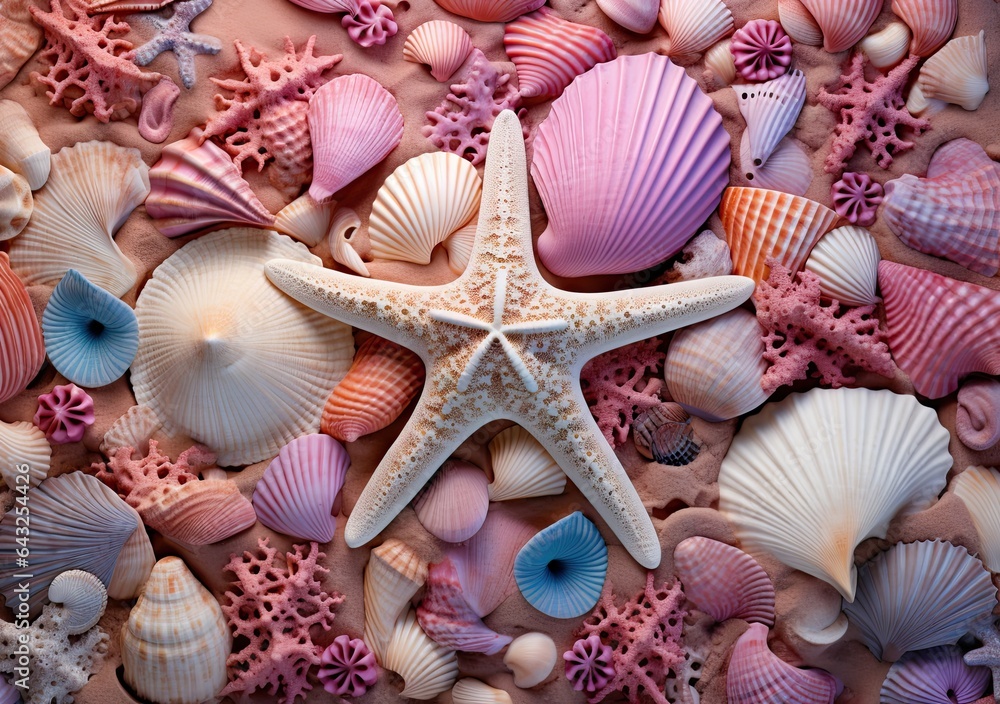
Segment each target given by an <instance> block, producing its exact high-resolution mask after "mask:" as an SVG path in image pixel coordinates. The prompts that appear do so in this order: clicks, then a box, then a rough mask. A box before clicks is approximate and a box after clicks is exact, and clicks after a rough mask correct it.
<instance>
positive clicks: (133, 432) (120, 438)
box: [100, 406, 163, 457]
mask: <svg viewBox="0 0 1000 704" xmlns="http://www.w3.org/2000/svg"><path fill="white" fill-rule="evenodd" d="M162 425H163V424H162V423H161V422H160V419H159V418H157V417H156V413H155V412H154V411H153V409H152V408H150V407H149V406H132V407H131V408H129V409H128V410H127V411H125V413H124V414H123V415H121V416H119V417H118V418H117V420H115V422H114V423H112V424H111V427H110V428H108V431H107V432H106V433H104V440H103V441H102V442H101V448H100V449H101V453H102V454H103V455H104V456H105V457H111V456H112V455H113V454H114V453H115V451H117V449H118V448H120V447H131V448H132V455H133V457H134V456H135V455H136V454H137V453H138V454H139V455H140V456H142V457H144V456H145V455H146V452H147V451H148V450H149V439H150V438H151V437H153V433H155V432H156V431H157V430H159V429H160V428H161V427H162Z"/></svg>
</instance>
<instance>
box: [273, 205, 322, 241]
mask: <svg viewBox="0 0 1000 704" xmlns="http://www.w3.org/2000/svg"><path fill="white" fill-rule="evenodd" d="M336 210H337V202H336V201H330V202H329V203H317V202H316V201H315V200H313V197H312V196H311V195H309V194H308V193H303V194H302V195H301V196H299V197H298V198H296V199H295V200H293V201H292V202H291V203H289V204H288V205H286V206H285V207H284V208H282V209H281V210H279V211H278V214H277V215H275V216H274V229H275V230H277V231H278V232H282V233H284V234H286V235H288V236H289V237H292V238H294V239H297V240H298V241H299V242H302V243H303V244H304V245H305V246H307V247H315V246H316V245H318V244H319V243H320V242H322V241H323V239H324V238H325V237H326V236H327V234H328V233H329V232H330V227H331V225H333V218H334V212H335V211H336Z"/></svg>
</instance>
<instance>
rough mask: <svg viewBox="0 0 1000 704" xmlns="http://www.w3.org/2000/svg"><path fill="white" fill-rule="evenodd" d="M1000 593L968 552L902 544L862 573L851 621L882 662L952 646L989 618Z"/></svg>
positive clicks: (848, 607) (934, 544) (938, 544)
mask: <svg viewBox="0 0 1000 704" xmlns="http://www.w3.org/2000/svg"><path fill="white" fill-rule="evenodd" d="M996 603H997V590H996V587H994V586H993V581H992V579H991V578H990V573H989V572H987V571H986V569H984V568H983V563H982V562H980V561H979V560H977V559H976V558H974V557H972V556H971V555H970V554H969V553H968V552H967V551H966V549H965V548H964V547H962V546H958V545H952V544H951V543H948V542H944V541H940V540H934V541H922V542H917V543H898V544H896V545H894V546H893V547H892V548H890V549H889V550H888V551H886V552H883V553H880V554H879V555H878V556H876V557H875V558H873V559H871V560H869V561H868V562H866V563H865V564H864V565H862V566H861V568H860V569H859V570H858V591H857V596H856V597H855V598H854V601H853V603H846V602H845V604H844V611H845V612H846V613H847V618H848V619H849V620H850V621H851V623H852V624H853V625H855V626H856V627H857V628H858V629H859V630H860V632H861V637H862V639H863V640H864V643H865V645H867V646H868V649H869V650H871V651H872V653H873V654H874V655H875V657H877V658H878V659H879V660H883V661H890V662H894V661H896V660H898V659H899V658H900V656H902V655H903V653H906V652H909V651H911V650H923V649H924V648H933V647H934V646H937V645H950V644H952V643H954V642H956V641H957V640H958V639H959V638H961V637H962V636H964V635H965V634H966V632H968V631H969V630H971V629H972V627H973V626H974V625H975V623H976V622H977V621H979V620H980V619H982V618H984V617H988V616H989V615H990V613H991V612H992V611H993V607H994V606H996Z"/></svg>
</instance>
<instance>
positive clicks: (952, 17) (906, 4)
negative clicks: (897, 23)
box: [892, 0, 958, 56]
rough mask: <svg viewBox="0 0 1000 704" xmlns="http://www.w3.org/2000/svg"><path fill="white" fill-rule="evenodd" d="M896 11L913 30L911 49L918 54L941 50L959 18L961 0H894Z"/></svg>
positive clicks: (911, 51) (927, 54)
mask: <svg viewBox="0 0 1000 704" xmlns="http://www.w3.org/2000/svg"><path fill="white" fill-rule="evenodd" d="M892 11H893V13H894V14H895V15H896V16H897V17H899V19H901V20H903V21H904V22H906V25H907V26H908V27H909V28H910V30H911V31H912V32H913V41H912V42H910V53H911V54H916V55H917V56H930V55H931V54H933V53H934V52H935V51H937V50H938V48H940V47H941V46H942V45H943V44H944V43H945V42H946V41H948V37H950V36H951V33H952V32H954V31H955V24H956V23H957V22H958V0H892Z"/></svg>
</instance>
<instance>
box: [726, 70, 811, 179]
mask: <svg viewBox="0 0 1000 704" xmlns="http://www.w3.org/2000/svg"><path fill="white" fill-rule="evenodd" d="M733 90H734V91H736V102H737V103H738V104H739V106H740V114H741V115H743V119H744V120H745V121H746V123H747V129H746V131H747V133H748V134H749V135H750V157H751V159H752V160H753V164H754V165H755V166H762V165H764V164H765V163H766V162H767V160H768V158H769V157H770V156H771V154H772V153H773V152H774V150H775V149H777V147H778V143H779V142H781V140H782V138H784V136H785V135H787V134H788V133H789V132H790V131H791V129H792V128H793V127H794V126H795V122H796V120H798V119H799V113H800V112H802V106H803V105H805V102H806V76H805V74H804V73H802V71H799V70H798V69H793V70H791V71H789V72H788V73H786V74H784V75H782V76H778V77H777V78H774V79H772V80H770V81H767V82H765V83H758V84H755V85H739V86H733Z"/></svg>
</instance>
